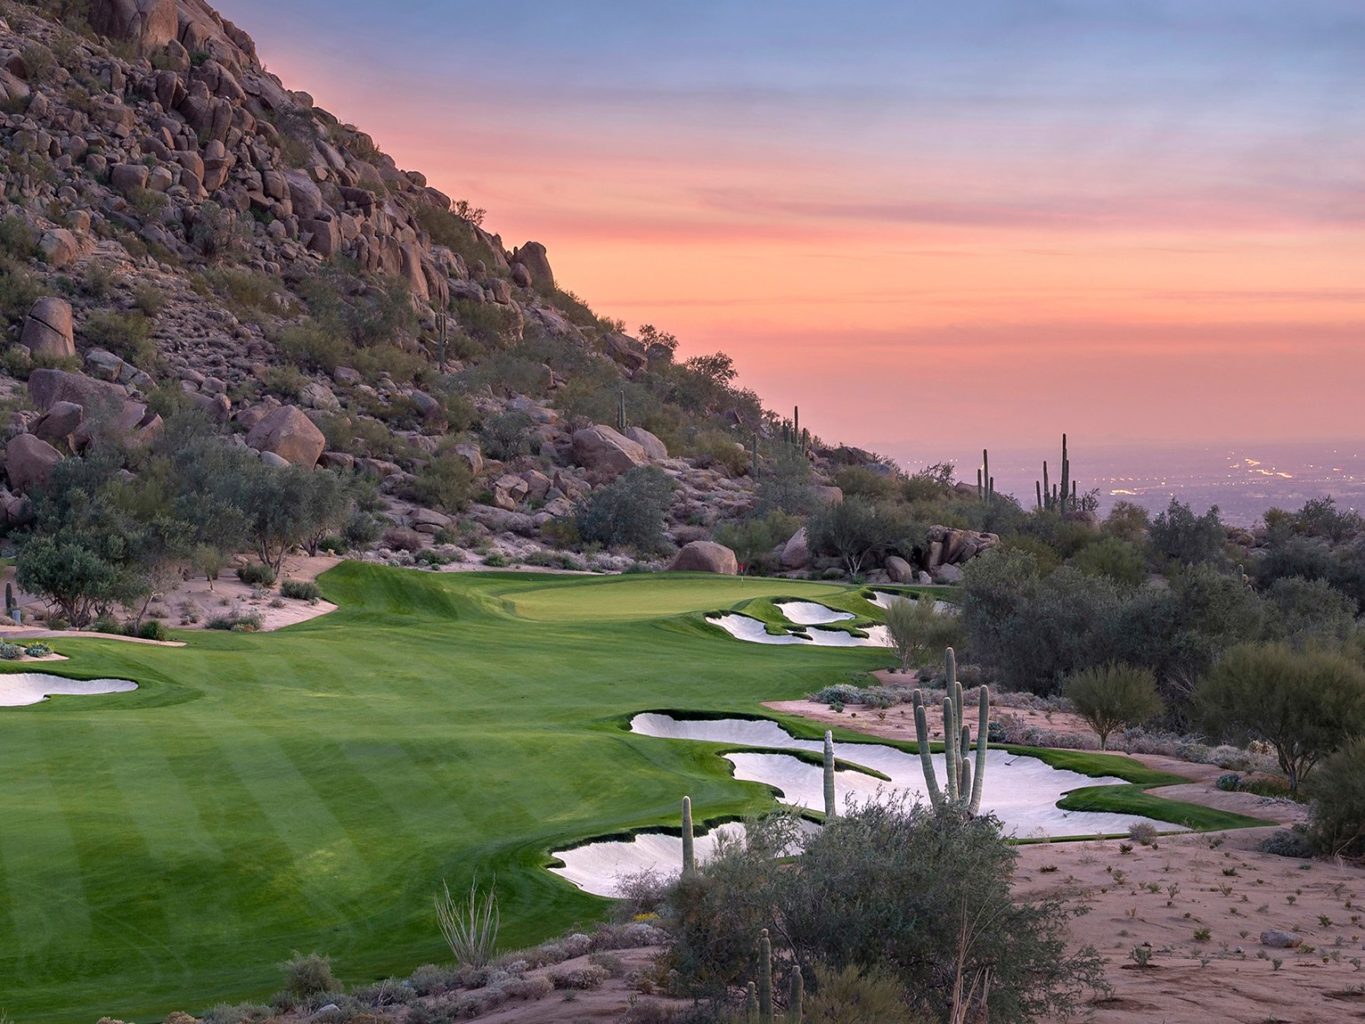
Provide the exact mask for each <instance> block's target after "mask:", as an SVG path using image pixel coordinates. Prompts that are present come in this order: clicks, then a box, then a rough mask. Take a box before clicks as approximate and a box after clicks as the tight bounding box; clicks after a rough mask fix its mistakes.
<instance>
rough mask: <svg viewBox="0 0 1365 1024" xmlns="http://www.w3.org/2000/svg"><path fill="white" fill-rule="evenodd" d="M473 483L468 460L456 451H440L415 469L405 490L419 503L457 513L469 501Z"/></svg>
mask: <svg viewBox="0 0 1365 1024" xmlns="http://www.w3.org/2000/svg"><path fill="white" fill-rule="evenodd" d="M473 483H474V477H473V474H472V473H470V471H469V463H468V462H466V461H465V460H464V458H462V457H461V456H459V455H457V454H456V453H455V452H443V453H440V454H438V455H435V456H433V457H432V458H431V459H430V460H428V462H427V463H426V464H425V465H424V466H422V467H421V468H420V469H418V471H417V473H416V475H415V476H414V477H413V479H412V482H411V483H410V484H409V485H408V488H407V493H408V497H409V498H411V499H412V500H413V501H415V502H417V503H419V504H421V505H427V506H430V507H432V508H438V509H443V510H445V511H446V512H458V511H459V510H460V509H462V508H464V507H465V506H466V505H468V504H469V499H470V497H471V496H472V495H473Z"/></svg>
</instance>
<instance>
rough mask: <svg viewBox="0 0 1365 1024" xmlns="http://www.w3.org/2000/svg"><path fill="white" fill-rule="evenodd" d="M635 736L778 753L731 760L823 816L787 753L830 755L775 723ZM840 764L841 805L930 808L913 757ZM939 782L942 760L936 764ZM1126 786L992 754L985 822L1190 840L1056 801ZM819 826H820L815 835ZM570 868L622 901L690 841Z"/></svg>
mask: <svg viewBox="0 0 1365 1024" xmlns="http://www.w3.org/2000/svg"><path fill="white" fill-rule="evenodd" d="M630 728H631V731H632V732H637V733H640V734H641V735H644V736H655V737H658V738H660V739H674V740H701V741H707V742H712V743H725V744H728V745H730V746H744V747H769V748H774V749H773V752H772V753H767V752H762V753H760V752H757V751H754V752H744V753H733V754H726V755H725V759H726V760H727V761H729V762H730V763H731V764H732V765H734V768H735V778H737V779H742V780H744V781H748V782H761V783H763V784H764V785H768V786H772V787H774V788H775V789H777V790H778V791H779V792H780V793H781V797H780V799H781V800H782V802H783V803H786V804H790V805H792V806H794V807H801V808H808V809H815V810H823V809H824V769H823V768H822V767H821V766H820V765H818V764H808V763H806V762H805V761H802V760H801V759H800V758H797V757H793V756H791V755H790V754H783V753H780V752H778V751H781V750H809V751H812V752H815V753H819V752H821V751H823V749H824V744H823V743H822V742H821V741H819V740H799V739H796V738H795V737H794V736H792V735H791V734H790V733H788V732H787V731H786V730H785V729H783V728H782V727H781V726H780V725H778V724H777V723H776V722H771V721H766V720H750V719H738V718H723V719H705V720H703V719H680V718H673V717H672V716H670V715H658V714H641V715H636V716H635V717H634V718H633V719H631V723H630ZM835 756H836V757H837V758H838V759H839V760H840V761H841V762H843V763H844V765H845V767H843V768H841V769H840V770H839V771H837V772H836V773H835V779H834V788H835V793H836V795H837V798H838V802H839V804H840V805H841V806H842V805H843V803H844V802H845V801H846V800H848V799H849V798H850V797H852V798H853V799H855V800H857V801H865V800H869V799H877V798H882V797H887V796H894V795H904V796H906V797H908V798H909V799H911V800H925V799H927V795H926V793H925V791H924V773H923V769H922V768H921V767H920V759H919V755H917V754H906V753H904V752H902V751H900V750H897V749H896V748H895V747H888V746H885V745H883V744H880V743H843V744H839V745H837V746H836V747H835ZM852 765H857V766H861V767H864V768H869V769H872V770H873V771H876V772H880V773H881V774H882V775H885V776H886V777H887V778H889V779H890V780H891V781H890V782H886V781H884V780H882V779H879V778H877V777H876V776H874V775H869V774H866V773H865V772H861V771H858V770H856V769H855V768H853V767H848V766H852ZM934 765H935V768H936V769H937V771H938V774H939V778H940V780H941V779H942V778H943V755H942V754H937V755H935V756H934ZM1122 783H1123V780H1122V779H1117V778H1113V777H1109V776H1105V777H1101V778H1094V777H1092V776H1089V775H1081V774H1080V773H1079V772H1072V771H1067V770H1065V769H1061V768H1053V767H1051V766H1050V765H1048V764H1047V763H1046V762H1044V761H1040V760H1039V759H1038V758H1036V757H1021V756H1016V755H1014V754H1011V753H1009V752H1007V751H1004V750H988V751H987V752H986V784H985V788H984V789H983V791H982V799H981V810H982V813H983V814H984V813H986V812H991V813H993V814H995V815H996V816H997V817H998V818H999V819H1000V820H1001V822H1003V824H1004V829H1005V833H1006V834H1007V835H1010V836H1013V837H1015V838H1017V839H1042V838H1056V837H1061V836H1094V835H1113V834H1116V833H1124V832H1127V831H1128V829H1129V827H1130V826H1132V825H1134V824H1138V823H1144V824H1149V825H1152V826H1153V827H1155V828H1156V829H1158V830H1160V831H1162V832H1179V831H1182V829H1181V827H1180V826H1179V825H1174V824H1171V823H1170V822H1164V821H1155V820H1153V819H1151V818H1145V817H1142V816H1141V815H1137V814H1111V813H1109V812H1101V811H1064V810H1062V809H1061V808H1059V807H1058V806H1057V801H1058V800H1060V799H1061V798H1062V796H1063V795H1064V794H1066V793H1068V792H1070V791H1071V790H1073V789H1079V788H1082V787H1085V786H1113V785H1121V784H1122ZM812 827H814V826H812ZM740 829H741V826H740V825H738V824H737V823H734V824H729V825H722V826H720V827H719V828H717V829H714V830H713V831H712V832H710V833H708V834H706V835H704V836H698V837H697V840H696V855H697V859H698V860H699V861H704V860H706V858H707V857H708V856H710V855H711V853H712V851H714V850H715V848H716V842H717V838H716V837H717V835H719V834H727V833H728V834H732V835H737V834H738V833H739V831H740ZM554 856H556V857H557V858H559V859H560V860H562V861H563V862H564V865H565V866H564V867H562V868H551V870H552V871H554V872H555V873H556V874H558V875H562V876H563V877H565V878H567V879H568V880H569V881H571V882H573V883H574V884H575V885H577V886H578V887H579V888H580V889H583V890H585V891H586V892H590V893H593V894H594V895H597V896H616V895H618V894H619V892H620V885H621V882H622V880H623V879H624V878H627V877H629V876H630V875H637V874H639V873H641V872H643V871H654V872H657V873H658V874H659V875H661V876H663V877H665V878H668V877H672V876H673V875H676V874H678V873H679V872H680V871H681V866H682V840H681V839H679V838H677V837H675V836H665V835H657V834H642V835H637V836H635V837H633V838H631V839H628V840H609V841H606V842H600V843H588V844H586V845H584V846H579V847H577V848H575V849H573V850H565V851H560V852H557V853H555V855H554Z"/></svg>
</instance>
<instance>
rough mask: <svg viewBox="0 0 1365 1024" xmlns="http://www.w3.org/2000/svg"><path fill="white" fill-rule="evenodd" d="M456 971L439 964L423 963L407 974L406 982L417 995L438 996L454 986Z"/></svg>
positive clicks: (456, 982) (455, 983)
mask: <svg viewBox="0 0 1365 1024" xmlns="http://www.w3.org/2000/svg"><path fill="white" fill-rule="evenodd" d="M457 974H458V972H457V971H456V970H455V968H453V967H447V966H443V965H441V964H423V965H422V966H420V967H418V968H417V969H416V970H415V971H413V972H412V974H410V975H409V976H408V982H409V983H410V984H411V985H412V987H413V990H414V991H415V992H416V993H417V994H418V995H419V996H438V995H441V994H442V993H444V992H448V991H450V990H451V989H453V988H455V987H456V986H457V985H458V984H459V981H458V978H457Z"/></svg>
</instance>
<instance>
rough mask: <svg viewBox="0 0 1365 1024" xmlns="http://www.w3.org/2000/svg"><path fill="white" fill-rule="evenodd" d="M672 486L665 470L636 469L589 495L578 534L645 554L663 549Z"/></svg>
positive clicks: (582, 510)
mask: <svg viewBox="0 0 1365 1024" xmlns="http://www.w3.org/2000/svg"><path fill="white" fill-rule="evenodd" d="M673 487H674V484H673V481H672V480H670V479H669V477H668V474H666V473H664V472H663V470H661V469H658V468H656V467H654V466H637V467H635V468H634V469H632V470H631V471H630V472H629V473H625V474H624V475H622V476H619V477H617V478H616V479H615V480H613V481H612V482H611V483H609V484H606V485H604V486H602V487H599V488H597V489H596V490H595V491H593V492H592V494H590V495H589V496H588V499H587V501H586V502H585V503H584V504H583V506H582V508H581V509H580V510H579V513H578V532H579V535H580V536H581V537H582V538H583V540H585V541H587V542H589V543H597V544H604V545H606V546H607V547H630V548H634V549H635V550H637V551H639V552H642V553H650V552H655V551H658V550H660V549H661V548H662V547H663V544H664V514H665V513H666V512H667V511H668V506H669V504H670V503H671V502H672V500H673Z"/></svg>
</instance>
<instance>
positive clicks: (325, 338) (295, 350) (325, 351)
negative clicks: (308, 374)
mask: <svg viewBox="0 0 1365 1024" xmlns="http://www.w3.org/2000/svg"><path fill="white" fill-rule="evenodd" d="M275 347H276V348H277V349H279V352H280V355H281V356H283V357H284V358H285V359H288V360H289V361H290V362H291V363H293V364H294V365H296V366H299V367H302V368H303V369H305V370H315V371H321V372H323V373H331V372H332V371H333V370H335V369H336V368H337V367H338V366H340V365H342V364H343V363H344V362H346V360H347V359H349V358H350V357H351V356H352V355H353V353H354V350H353V349H352V348H351V346H350V344H349V343H348V342H347V341H346V339H345V338H344V337H343V336H342V335H340V334H339V333H337V332H336V331H329V330H327V329H326V328H325V327H323V326H322V325H321V324H319V323H317V322H316V321H311V320H310V321H307V322H305V323H300V324H290V325H289V326H288V327H286V328H285V329H284V330H282V331H281V332H280V335H279V337H278V338H276V339H275Z"/></svg>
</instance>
